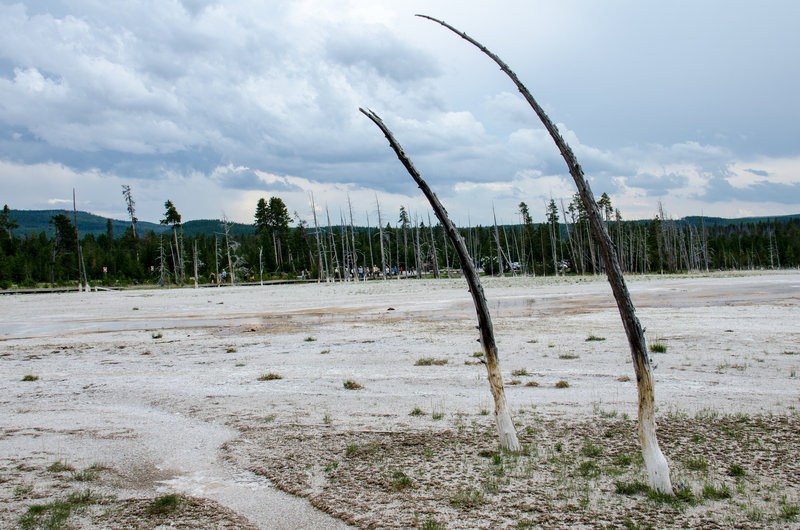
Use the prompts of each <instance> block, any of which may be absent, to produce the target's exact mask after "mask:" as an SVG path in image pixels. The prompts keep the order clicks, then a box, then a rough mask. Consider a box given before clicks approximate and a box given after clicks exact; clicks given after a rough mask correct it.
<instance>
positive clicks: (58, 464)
mask: <svg viewBox="0 0 800 530" xmlns="http://www.w3.org/2000/svg"><path fill="white" fill-rule="evenodd" d="M47 470H48V471H52V472H53V473H63V472H64V471H75V468H74V467H72V466H71V465H69V464H68V463H67V461H66V460H56V461H55V462H53V463H52V464H50V465H49V466H47Z"/></svg>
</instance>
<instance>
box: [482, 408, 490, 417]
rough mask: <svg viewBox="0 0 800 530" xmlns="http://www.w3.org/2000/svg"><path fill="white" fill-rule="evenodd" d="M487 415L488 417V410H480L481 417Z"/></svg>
mask: <svg viewBox="0 0 800 530" xmlns="http://www.w3.org/2000/svg"><path fill="white" fill-rule="evenodd" d="M488 415H489V409H481V416H488Z"/></svg>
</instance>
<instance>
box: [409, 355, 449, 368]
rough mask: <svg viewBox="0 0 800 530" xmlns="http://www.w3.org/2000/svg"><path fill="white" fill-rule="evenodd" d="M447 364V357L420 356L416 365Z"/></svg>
mask: <svg viewBox="0 0 800 530" xmlns="http://www.w3.org/2000/svg"><path fill="white" fill-rule="evenodd" d="M445 364H447V359H434V358H433V357H420V358H419V359H417V362H415V363H414V366H432V365H436V366H443V365H445Z"/></svg>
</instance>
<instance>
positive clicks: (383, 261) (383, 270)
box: [375, 193, 386, 280]
mask: <svg viewBox="0 0 800 530" xmlns="http://www.w3.org/2000/svg"><path fill="white" fill-rule="evenodd" d="M375 204H376V205H377V206H378V232H379V235H380V238H381V276H383V279H384V280H385V279H386V254H385V253H384V251H383V218H382V217H381V203H380V202H378V194H377V193H376V194H375Z"/></svg>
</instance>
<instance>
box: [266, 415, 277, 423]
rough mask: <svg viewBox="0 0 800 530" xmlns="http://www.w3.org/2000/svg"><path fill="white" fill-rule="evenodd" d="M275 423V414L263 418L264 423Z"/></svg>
mask: <svg viewBox="0 0 800 530" xmlns="http://www.w3.org/2000/svg"><path fill="white" fill-rule="evenodd" d="M273 421H275V414H270V415H269V416H265V417H264V423H270V422H273Z"/></svg>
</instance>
